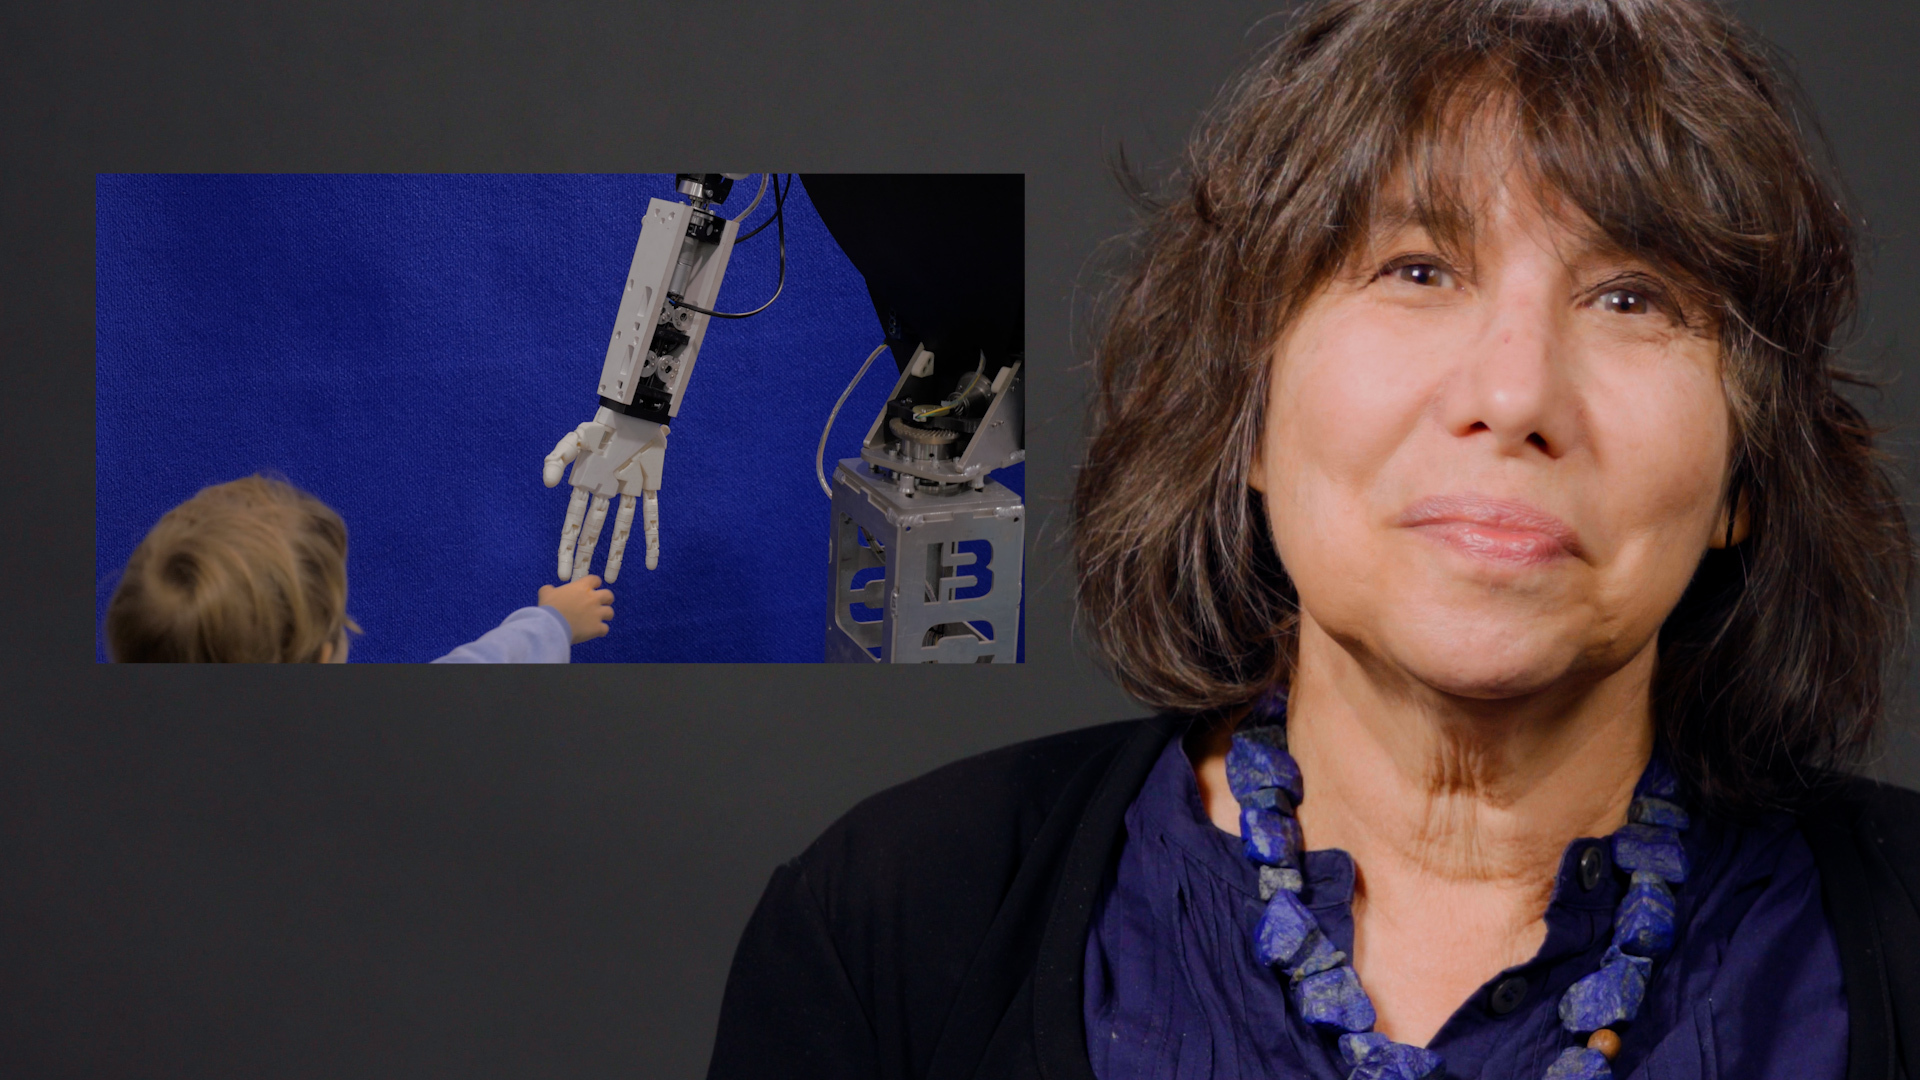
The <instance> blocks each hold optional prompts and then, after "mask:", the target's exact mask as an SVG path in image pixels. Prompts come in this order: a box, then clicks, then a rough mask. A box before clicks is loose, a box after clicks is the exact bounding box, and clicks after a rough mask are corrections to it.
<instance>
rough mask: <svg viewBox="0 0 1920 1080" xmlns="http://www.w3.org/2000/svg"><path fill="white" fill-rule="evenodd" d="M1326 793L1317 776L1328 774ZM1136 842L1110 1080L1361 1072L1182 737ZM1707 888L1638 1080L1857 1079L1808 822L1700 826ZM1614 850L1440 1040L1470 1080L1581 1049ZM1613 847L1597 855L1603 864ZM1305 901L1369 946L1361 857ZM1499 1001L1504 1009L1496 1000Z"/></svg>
mask: <svg viewBox="0 0 1920 1080" xmlns="http://www.w3.org/2000/svg"><path fill="white" fill-rule="evenodd" d="M1309 786H1311V778H1309ZM1126 830H1127V831H1126V839H1125V845H1124V846H1123V847H1122V849H1121V852H1120V862H1119V865H1118V868H1117V870H1116V872H1115V876H1114V878H1113V879H1112V881H1111V884H1110V885H1109V886H1108V889H1107V891H1106V893H1105V895H1104V896H1103V898H1102V899H1101V901H1100V903H1099V904H1098V906H1097V907H1096V908H1095V911H1094V916H1093V923H1092V927H1091V929H1090V930H1089V932H1088V935H1087V948H1086V995H1085V1010H1086V1013H1085V1015H1086V1022H1087V1051H1088V1055H1089V1057H1090V1058H1091V1061H1092V1065H1093V1071H1094V1075H1095V1076H1097V1077H1099V1080H1202V1078H1204V1080H1241V1078H1245V1080H1252V1078H1254V1077H1312V1078H1315V1080H1345V1078H1346V1076H1347V1073H1348V1072H1349V1071H1350V1070H1349V1069H1348V1068H1347V1067H1346V1066H1345V1065H1344V1064H1343V1063H1342V1062H1341V1060H1340V1056H1339V1052H1338V1049H1337V1048H1336V1046H1335V1044H1334V1043H1333V1041H1332V1040H1331V1039H1330V1038H1328V1037H1326V1036H1324V1035H1322V1034H1320V1033H1319V1032H1316V1031H1314V1030H1313V1029H1312V1028H1311V1027H1309V1026H1308V1025H1307V1024H1306V1023H1304V1022H1302V1021H1301V1020H1300V1018H1299V1014H1298V1012H1297V1011H1296V1010H1295V1009H1294V1008H1293V1007H1292V1006H1291V1005H1290V1003H1289V1002H1288V999H1287V995H1286V992H1285V990H1284V989H1283V987H1282V983H1281V980H1279V979H1277V978H1275V976H1274V974H1273V973H1272V972H1271V971H1268V970H1267V969H1266V968H1264V967H1262V966H1261V965H1260V963H1259V961H1258V960H1257V959H1255V957H1254V955H1253V947H1252V932H1253V928H1254V926H1255V925H1256V924H1257V923H1258V922H1259V919H1260V912H1261V910H1262V907H1263V905H1262V904H1261V902H1260V897H1259V891H1258V890H1259V878H1258V875H1257V873H1256V872H1255V870H1254V868H1253V866H1252V864H1250V863H1248V862H1247V860H1246V859H1245V858H1244V857H1243V856H1242V855H1241V854H1240V841H1239V840H1238V839H1237V838H1236V837H1233V836H1230V835H1228V834H1227V833H1224V832H1221V831H1220V830H1219V829H1217V828H1215V827H1214V826H1213V823H1212V822H1211V821H1210V820H1209V819H1208V818H1207V813H1206V808H1205V807H1204V806H1203V805H1202V804H1201V802H1200V792H1199V787H1198V785H1197V784H1196V783H1195V782H1194V779H1193V766H1192V765H1191V763H1189V762H1188V760H1187V757H1186V754H1185V752H1184V751H1183V749H1182V747H1181V743H1180V740H1178V739H1175V740H1174V741H1173V742H1172V743H1171V744H1169V745H1168V747H1167V750H1166V752H1165V753H1164V754H1162V755H1161V757H1160V760H1159V762H1158V763H1156V764H1155V766H1154V769H1153V772H1152V774H1151V775H1150V776H1149V777H1148V778H1147V782H1146V784H1145V786H1144V787H1143V788H1142V789H1141V791H1140V794H1139V795H1138V796H1137V797H1135V799H1134V801H1133V804H1132V806H1131V807H1129V808H1128V810H1127V815H1126ZM1685 842H1686V845H1687V854H1688V857H1689V860H1690V861H1691V863H1692V868H1693V869H1692V876H1691V877H1690V878H1689V879H1688V880H1687V882H1686V883H1685V884H1684V885H1682V886H1681V887H1680V888H1678V889H1676V890H1675V893H1676V903H1677V909H1678V911H1677V918H1676V923H1677V925H1678V928H1679V930H1678V933H1677V935H1676V939H1675V943H1674V948H1673V951H1672V953H1670V954H1669V955H1668V956H1667V957H1665V958H1664V959H1662V960H1660V961H1658V962H1657V963H1656V964H1655V965H1654V969H1653V976H1652V979H1651V981H1650V982H1649V983H1648V985H1647V992H1646V1000H1645V1003H1644V1004H1643V1005H1642V1006H1641V1009H1640V1014H1639V1015H1638V1016H1637V1017H1636V1018H1635V1019H1634V1021H1633V1022H1632V1023H1630V1024H1627V1025H1625V1026H1624V1027H1623V1028H1621V1029H1620V1037H1621V1048H1620V1052H1619V1055H1618V1056H1617V1057H1616V1058H1615V1059H1614V1062H1613V1075H1614V1076H1616V1077H1619V1078H1620V1080H1651V1078H1655V1077H1658V1078H1661V1080H1707V1078H1713V1077H1740V1078H1742V1080H1838V1078H1840V1077H1842V1076H1844V1075H1845V1072H1846V1063H1847V1011H1846V999H1845V997H1844V993H1843V990H1842V988H1841V982H1840V959H1839V954H1838V952H1837V951H1836V949H1835V947H1834V943H1833V932H1832V929H1831V928H1830V927H1829V926H1828V925H1827V921H1826V915H1825V912H1824V909H1823V907H1822V905H1821V901H1820V882H1819V878H1818V876H1817V874H1816V873H1815V870H1814V866H1813V856H1812V854H1811V853H1810V852H1809V851H1808V850H1807V845H1806V842H1805V841H1803V840H1802V839H1801V838H1800V834H1799V832H1798V831H1797V830H1796V829H1795V828H1794V827H1793V823H1792V821H1791V819H1789V818H1785V817H1779V818H1772V819H1765V820H1763V821H1761V822H1759V823H1757V824H1753V825H1747V826H1740V827H1735V826H1729V825H1721V824H1717V823H1714V822H1711V821H1703V820H1700V819H1699V818H1698V817H1696V819H1695V824H1694V826H1693V828H1691V829H1689V830H1688V831H1687V832H1686V834H1685ZM1605 848H1606V845H1605V843H1604V842H1603V841H1600V840H1597V839H1585V840H1578V841H1575V842H1574V843H1573V844H1571V845H1569V846H1568V848H1567V851H1566V853H1565V854H1564V855H1563V856H1562V858H1561V863H1560V872H1559V875H1558V878H1557V879H1556V882H1555V886H1554V893H1553V899H1552V901H1551V902H1550V904H1549V905H1548V907H1547V913H1546V924H1547V934H1546V940H1545V942H1544V943H1543V944H1542V945H1541V947H1540V953H1539V955H1537V956H1535V957H1534V958H1533V959H1532V960H1531V961H1529V962H1528V963H1527V964H1526V965H1524V970H1525V972H1526V975H1525V976H1524V977H1523V976H1521V975H1520V970H1522V969H1511V970H1508V971H1504V972H1501V973H1500V974H1499V975H1497V976H1495V977H1494V979H1493V980H1492V981H1490V982H1489V983H1488V984H1487V985H1486V986H1483V987H1482V988H1481V989H1480V990H1479V991H1478V992H1477V993H1475V994H1474V995H1472V996H1471V997H1470V998H1469V999H1468V1000H1467V1001H1466V1002H1465V1003H1463V1004H1462V1007H1461V1008H1460V1009H1459V1011H1457V1012H1455V1013H1454V1015H1453V1016H1452V1017H1451V1018H1449V1019H1448V1021H1447V1022H1446V1024H1444V1025H1443V1026H1442V1027H1441V1028H1440V1031H1439V1032H1438V1033H1437V1034H1436V1035H1435V1036H1434V1038H1433V1041H1432V1042H1431V1043H1430V1044H1429V1045H1430V1046H1431V1047H1432V1049H1434V1050H1435V1051H1437V1052H1438V1053H1439V1054H1440V1055H1441V1056H1442V1057H1443V1058H1445V1059H1446V1075H1447V1076H1448V1077H1450V1078H1454V1080H1464V1078H1468V1077H1472V1078H1477V1080H1540V1077H1541V1076H1542V1075H1543V1074H1544V1073H1545V1072H1546V1070H1547V1066H1548V1065H1550V1064H1552V1062H1553V1060H1554V1058H1556V1057H1557V1056H1558V1055H1559V1053H1560V1051H1561V1049H1562V1048H1564V1047H1567V1046H1573V1045H1576V1043H1577V1042H1578V1040H1577V1038H1576V1037H1575V1036H1573V1035H1571V1034H1569V1033H1568V1032H1566V1031H1564V1030H1562V1029H1561V1027H1560V1017H1559V1004H1560V997H1561V995H1562V994H1564V993H1565V992H1566V989H1567V987H1568V986H1570V985H1571V984H1572V983H1573V981H1574V980H1575V979H1578V978H1580V977H1582V976H1584V975H1586V974H1588V973H1590V972H1593V971H1595V970H1598V968H1599V966H1600V957H1601V954H1602V953H1604V952H1605V951H1606V948H1607V945H1608V943H1609V942H1610V941H1611V939H1612V935H1613V913H1614V906H1615V904H1616V903H1617V901H1618V900H1619V898H1620V895H1621V894H1622V892H1623V891H1624V884H1623V883H1624V880H1625V879H1624V876H1623V875H1621V874H1619V873H1617V872H1615V871H1614V870H1613V868H1612V863H1611V860H1610V859H1608V858H1607V854H1606V850H1605ZM1596 853H1597V858H1596ZM1302 862H1303V863H1304V867H1303V870H1304V873H1303V877H1304V878H1305V886H1304V887H1303V888H1302V889H1301V891H1300V898H1301V900H1302V902H1304V903H1305V904H1306V905H1307V907H1308V908H1309V909H1311V910H1312V911H1313V913H1314V916H1315V917H1316V918H1317V919H1318V920H1319V922H1320V926H1321V928H1322V929H1323V930H1324V931H1325V932H1326V933H1327V935H1328V936H1329V937H1330V938H1332V939H1333V942H1334V945H1335V946H1336V947H1337V948H1340V949H1342V950H1345V951H1347V952H1348V953H1351V952H1352V950H1353V912H1352V900H1353V885H1354V867H1353V860H1352V859H1351V858H1349V857H1348V856H1347V854H1346V853H1345V852H1343V851H1310V852H1307V853H1306V857H1305V858H1304V859H1303V860H1302ZM1483 1006H1484V1007H1483Z"/></svg>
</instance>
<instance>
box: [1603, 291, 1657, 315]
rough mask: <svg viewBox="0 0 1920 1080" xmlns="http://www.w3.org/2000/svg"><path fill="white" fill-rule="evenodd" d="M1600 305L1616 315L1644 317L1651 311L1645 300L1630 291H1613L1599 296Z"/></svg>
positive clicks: (1650, 306) (1638, 294)
mask: <svg viewBox="0 0 1920 1080" xmlns="http://www.w3.org/2000/svg"><path fill="white" fill-rule="evenodd" d="M1600 304H1601V306H1602V307H1604V308H1606V309H1607V310H1608V311H1611V312H1614V313H1615V314H1618V315H1645V314H1646V313H1647V312H1648V311H1649V310H1651V309H1652V305H1651V304H1650V303H1648V301H1647V298H1646V297H1645V296H1643V295H1641V294H1640V293H1637V292H1634V291H1633V290H1632V289H1614V290H1612V291H1610V292H1606V293H1603V294H1601V296H1600Z"/></svg>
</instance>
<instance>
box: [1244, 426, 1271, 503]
mask: <svg viewBox="0 0 1920 1080" xmlns="http://www.w3.org/2000/svg"><path fill="white" fill-rule="evenodd" d="M1247 486H1248V487H1250V488H1252V489H1253V490H1255V491H1257V492H1259V493H1260V494H1262V495H1265V494H1266V493H1267V441H1266V440H1265V439H1260V440H1258V441H1256V442H1255V443H1254V444H1253V460H1252V461H1250V462H1248V463H1247Z"/></svg>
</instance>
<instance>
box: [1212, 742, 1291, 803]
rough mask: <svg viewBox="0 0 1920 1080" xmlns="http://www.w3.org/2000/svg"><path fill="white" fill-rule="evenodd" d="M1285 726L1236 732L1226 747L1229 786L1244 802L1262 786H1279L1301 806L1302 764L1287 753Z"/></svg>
mask: <svg viewBox="0 0 1920 1080" xmlns="http://www.w3.org/2000/svg"><path fill="white" fill-rule="evenodd" d="M1286 737H1287V735H1286V729H1285V728H1282V727H1259V728H1250V729H1248V730H1246V731H1241V732H1236V733H1235V734H1234V736H1233V745H1232V747H1231V748H1230V749H1228V750H1227V787H1229V788H1231V789H1232V790H1233V797H1234V798H1235V799H1238V800H1240V801H1241V802H1245V801H1246V800H1247V799H1248V798H1249V797H1251V796H1252V795H1253V793H1254V792H1256V791H1258V790H1260V789H1261V788H1278V789H1280V790H1281V791H1282V792H1285V793H1286V796H1287V798H1289V799H1291V800H1293V805H1295V806H1299V805H1300V799H1301V796H1302V794H1303V789H1302V787H1301V783H1300V766H1299V765H1298V764H1296V763H1295V762H1294V760H1293V755H1292V754H1289V753H1287V747H1286Z"/></svg>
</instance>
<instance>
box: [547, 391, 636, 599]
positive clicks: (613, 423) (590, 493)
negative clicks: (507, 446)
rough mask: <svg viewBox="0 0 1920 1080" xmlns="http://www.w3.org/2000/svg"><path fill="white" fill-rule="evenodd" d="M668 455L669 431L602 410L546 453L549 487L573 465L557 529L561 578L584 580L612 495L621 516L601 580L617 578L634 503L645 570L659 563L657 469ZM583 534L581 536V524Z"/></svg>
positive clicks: (617, 517)
mask: <svg viewBox="0 0 1920 1080" xmlns="http://www.w3.org/2000/svg"><path fill="white" fill-rule="evenodd" d="M666 455H667V428H666V426H665V425H663V424H656V423H654V422H653V421H651V420H641V419H639V418H637V417H632V416H627V415H625V414H623V413H617V412H614V411H613V410H612V409H607V408H602V409H601V410H600V411H599V412H597V413H595V414H594V417H593V419H592V420H589V421H587V422H586V423H584V424H581V425H580V426H579V427H578V428H575V429H574V430H572V431H569V432H567V433H566V434H565V435H563V436H561V438H560V442H559V445H557V446H555V447H554V448H553V453H551V454H548V455H547V460H546V465H545V467H544V469H543V470H542V473H541V479H542V480H544V481H546V485H547V486H548V487H553V486H555V485H557V484H558V483H560V474H561V473H562V472H563V471H564V470H565V469H566V467H567V463H568V462H573V463H574V465H573V475H572V477H571V478H570V480H569V482H570V483H572V484H573V499H572V501H571V502H569V503H568V504H567V521H566V524H565V525H564V526H563V527H562V528H561V530H560V564H559V565H560V575H559V576H560V577H561V578H562V579H564V580H566V581H572V580H574V579H576V578H580V577H584V576H586V574H587V571H588V569H589V567H590V565H591V564H592V562H593V549H594V548H595V547H596V546H598V545H599V543H600V530H601V528H602V527H603V526H604V525H605V524H606V520H607V509H608V508H609V507H610V506H612V505H613V500H614V498H615V497H616V496H618V497H619V499H620V512H619V514H618V516H616V517H615V518H614V523H613V539H612V540H611V541H610V542H609V544H608V547H607V568H606V572H605V573H603V574H601V575H600V576H601V577H602V578H604V579H606V581H608V582H609V583H611V582H613V581H614V580H616V579H617V578H618V577H619V576H620V562H621V558H622V557H623V556H624V555H625V554H626V549H627V536H628V535H629V534H630V533H631V532H632V531H633V503H634V499H635V498H636V497H637V498H639V499H640V500H641V501H642V502H643V503H644V504H645V507H646V512H645V517H644V519H643V520H644V523H645V527H646V537H647V569H649V570H652V569H653V568H654V567H656V566H658V565H660V470H661V467H662V466H663V465H664V464H665V461H666ZM583 521H584V523H585V529H586V532H585V534H584V535H582V533H581V528H582V522H583Z"/></svg>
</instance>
